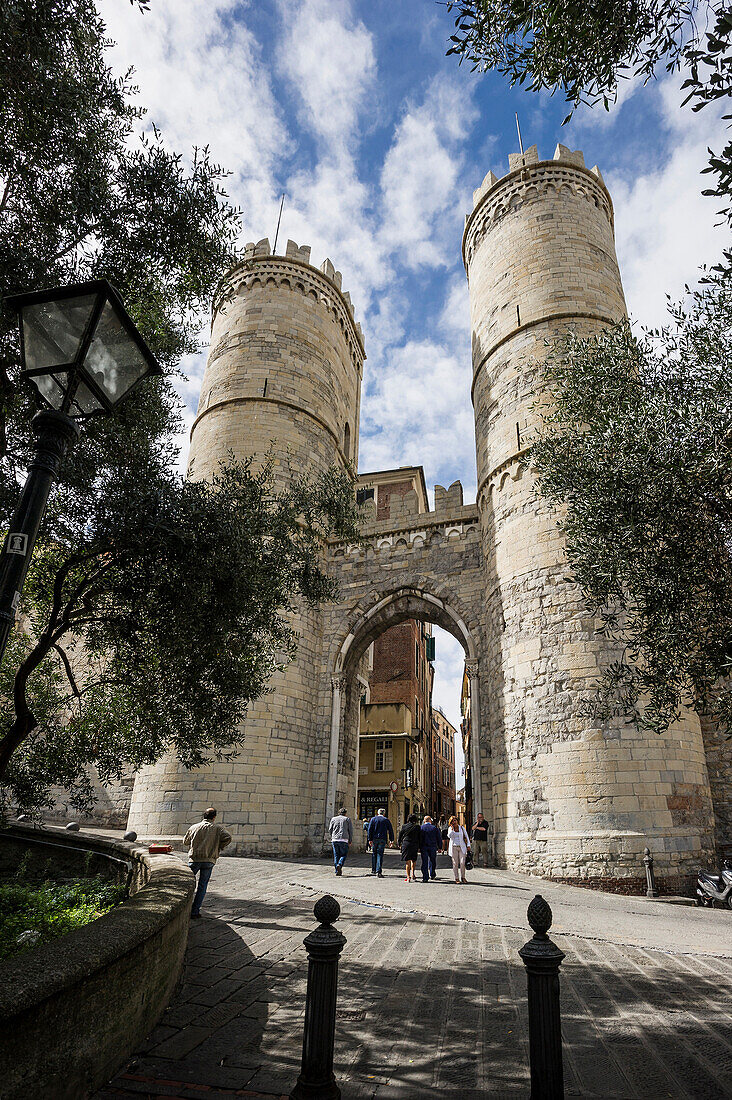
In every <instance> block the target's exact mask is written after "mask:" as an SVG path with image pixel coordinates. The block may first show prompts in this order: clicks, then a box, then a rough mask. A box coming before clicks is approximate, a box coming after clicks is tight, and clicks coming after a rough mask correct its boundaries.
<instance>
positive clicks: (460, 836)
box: [447, 817, 470, 883]
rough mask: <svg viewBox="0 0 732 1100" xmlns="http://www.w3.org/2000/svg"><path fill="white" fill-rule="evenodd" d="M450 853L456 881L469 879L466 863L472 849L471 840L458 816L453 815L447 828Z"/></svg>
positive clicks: (461, 881)
mask: <svg viewBox="0 0 732 1100" xmlns="http://www.w3.org/2000/svg"><path fill="white" fill-rule="evenodd" d="M447 839H448V853H449V855H450V858H451V859H452V872H453V874H454V875H455V882H458V883H463V882H467V881H468V880H467V879H466V877H465V865H466V860H467V858H468V853H469V851H470V840H469V838H468V834H467V833H466V831H465V829H464V828H463V826H462V825H460V824H459V823H458V819H457V818H456V817H451V818H450V821H449V823H448V828H447Z"/></svg>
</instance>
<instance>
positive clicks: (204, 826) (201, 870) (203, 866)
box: [183, 806, 231, 920]
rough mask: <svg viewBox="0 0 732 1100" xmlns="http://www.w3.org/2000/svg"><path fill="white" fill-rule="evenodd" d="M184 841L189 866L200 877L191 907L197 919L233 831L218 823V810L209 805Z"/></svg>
mask: <svg viewBox="0 0 732 1100" xmlns="http://www.w3.org/2000/svg"><path fill="white" fill-rule="evenodd" d="M183 843H184V844H187V845H188V866H189V867H190V869H191V870H192V871H193V874H194V875H196V876H197V877H198V884H197V886H196V893H195V895H194V898H193V905H192V907H191V919H192V920H197V919H198V917H200V915H201V905H202V904H203V899H204V898H205V897H206V891H207V890H208V884H209V880H210V878H211V872H212V871H213V869H214V864H215V863H216V860H217V859H218V858H219V856H220V855H221V853H222V852H223V850H224V848H225V847H226V846H227V844H231V833H229V832H227V831H226V829H224V828H223V826H221V825H217V824H216V810H215V809H214V808H213V806H209V808H208V809H207V810H204V811H203V820H202V821H199V822H198V823H197V824H196V825H191V827H190V829H189V830H188V832H187V833H186V835H185V836H184V838H183Z"/></svg>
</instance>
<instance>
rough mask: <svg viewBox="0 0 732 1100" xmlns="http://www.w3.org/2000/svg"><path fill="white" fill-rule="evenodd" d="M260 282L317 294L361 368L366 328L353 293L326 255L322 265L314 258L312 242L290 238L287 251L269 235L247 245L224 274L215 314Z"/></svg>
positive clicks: (214, 306)
mask: <svg viewBox="0 0 732 1100" xmlns="http://www.w3.org/2000/svg"><path fill="white" fill-rule="evenodd" d="M257 283H260V284H262V285H266V284H268V283H271V284H272V285H274V286H281V285H286V286H288V287H290V288H291V289H293V290H300V291H301V293H303V294H305V295H311V296H313V297H314V298H315V299H316V300H317V301H318V302H320V303H321V305H324V306H326V308H328V309H329V310H330V311H331V312H332V313H333V316H334V317H335V319H336V320H337V322H338V324H339V325H340V327H341V328H342V330H343V333H344V335H345V336H346V339H347V340H348V343H349V345H350V347H351V351H352V355H353V359H354V362H355V363H356V364H357V366H358V367H359V369H361V367H362V365H363V361H364V359H365V358H366V351H365V345H364V337H363V331H362V329H361V325H360V324H359V322H358V321H357V320H356V317H355V313H354V308H353V302H352V301H351V295H350V294H349V293H348V291H347V290H344V289H343V276H342V274H341V272H340V271H337V270H336V268H335V266H334V264H333V263H332V262H331V260H330V259H328V258H327V257H326V259H325V260H323V262H322V264H321V265H320V267H315V266H314V265H313V264H311V262H310V246H309V245H298V244H296V243H295V241H289V240H288V242H287V245H286V248H285V255H284V256H280V255H277V254H275V253H274V252H273V251H272V248H271V246H270V243H269V238H268V237H263V238H262V240H261V241H257V243H256V244H255V243H254V242H253V241H250V242H249V243H248V244H246V245H245V246H244V253H243V255H242V258H241V260H240V262H239V263H238V264H237V265H236V266H235V267H233V268H232V269H231V271H229V272H228V274H227V275H225V276H224V278H223V279H222V281H221V283H220V284H219V287H218V289H217V291H216V294H215V295H214V301H213V318H214V319H215V317H216V314H217V312H218V310H219V309H220V308H221V306H222V304H223V303H225V302H226V301H227V300H228V299H230V298H231V296H232V294H237V293H240V292H241V291H242V290H243V289H244V288H246V287H249V286H254V285H255V284H257Z"/></svg>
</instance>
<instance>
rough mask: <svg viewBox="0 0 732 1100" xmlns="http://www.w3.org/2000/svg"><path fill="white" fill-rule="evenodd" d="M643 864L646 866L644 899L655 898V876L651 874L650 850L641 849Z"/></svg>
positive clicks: (656, 894) (656, 893) (651, 860)
mask: <svg viewBox="0 0 732 1100" xmlns="http://www.w3.org/2000/svg"><path fill="white" fill-rule="evenodd" d="M643 862H644V863H645V865H646V897H647V898H657V897H658V890H657V889H656V876H655V875H654V873H653V856H652V855H651V849H650V848H644V849H643Z"/></svg>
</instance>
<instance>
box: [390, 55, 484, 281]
mask: <svg viewBox="0 0 732 1100" xmlns="http://www.w3.org/2000/svg"><path fill="white" fill-rule="evenodd" d="M476 117H477V112H476V109H475V107H474V105H473V102H472V99H471V96H470V95H469V94H467V93H466V91H465V87H464V85H461V84H460V83H459V82H458V81H457V79H455V78H454V77H447V76H437V77H435V78H434V80H433V81H432V82H431V84H430V86H429V88H428V90H427V93H426V95H425V98H424V100H423V102H422V103H421V105H420V106H418V107H410V108H409V109H408V110H407V111H406V113H405V114H404V116H403V117H402V119H401V121H400V123H399V125H398V126H397V128H396V131H395V134H394V141H393V143H392V146H391V148H390V149H389V151H388V153H387V154H386V158H385V160H384V166H383V169H382V172H381V189H382V192H383V194H382V207H383V227H382V231H381V236H382V239H383V240H384V242H385V247H386V248H387V250H388V251H389V252H392V251H395V250H396V249H399V251H400V258H401V262H402V263H403V264H404V265H405V266H406V267H409V268H416V267H420V266H421V265H424V264H427V265H431V266H437V265H442V264H448V263H451V262H452V260H453V256H452V255H451V254H450V251H449V250H450V248H452V249H454V248H455V240H456V239H459V231H460V222H461V217H462V213H463V211H464V210H465V209H467V208H468V206H467V202H468V194H469V191H468V188H467V185H466V184H465V183H464V181H463V180H462V179H461V173H462V169H463V168H464V164H465V158H464V152H463V145H464V142H465V138H466V137H467V135H468V133H469V131H470V129H471V127H472V125H473V123H474V122H475V120H476Z"/></svg>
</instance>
